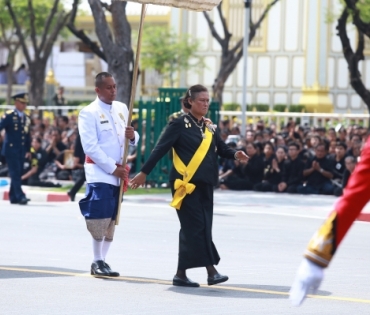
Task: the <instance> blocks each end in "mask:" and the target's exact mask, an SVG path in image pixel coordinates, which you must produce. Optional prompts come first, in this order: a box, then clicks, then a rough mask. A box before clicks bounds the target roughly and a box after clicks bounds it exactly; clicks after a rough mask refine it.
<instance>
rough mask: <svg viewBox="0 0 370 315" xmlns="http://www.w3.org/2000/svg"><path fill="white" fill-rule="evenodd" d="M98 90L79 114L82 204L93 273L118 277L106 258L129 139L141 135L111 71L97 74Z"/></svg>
mask: <svg viewBox="0 0 370 315" xmlns="http://www.w3.org/2000/svg"><path fill="white" fill-rule="evenodd" d="M95 91H96V93H97V95H98V96H97V98H96V99H95V101H94V102H92V103H91V104H90V105H88V106H86V107H85V108H84V109H83V110H81V111H80V114H79V117H78V128H79V132H80V136H81V143H82V147H83V149H84V152H85V154H86V160H85V173H86V182H87V187H86V196H85V198H84V199H82V200H81V201H80V202H79V205H80V209H81V213H82V215H83V216H84V217H85V220H86V226H87V229H88V231H89V232H90V233H91V235H92V238H93V252H94V261H93V263H92V265H91V274H92V275H95V276H112V277H118V276H119V273H118V272H115V271H112V270H111V268H110V266H109V265H108V264H107V263H106V262H105V258H106V255H107V252H108V250H109V247H110V244H111V243H112V241H113V235H114V227H115V220H116V215H117V207H118V202H119V200H118V198H119V185H120V179H124V178H125V177H127V176H128V172H127V171H126V170H125V169H124V168H123V167H122V166H121V163H122V159H123V157H124V149H125V139H126V138H128V139H129V140H130V141H129V143H130V145H136V144H137V142H138V141H139V135H138V133H137V132H136V131H134V128H133V127H131V126H127V121H128V109H127V106H126V105H125V104H123V103H121V102H117V101H115V98H116V83H115V80H114V78H113V77H112V75H111V74H110V73H107V72H101V73H99V74H98V75H97V76H96V78H95Z"/></svg>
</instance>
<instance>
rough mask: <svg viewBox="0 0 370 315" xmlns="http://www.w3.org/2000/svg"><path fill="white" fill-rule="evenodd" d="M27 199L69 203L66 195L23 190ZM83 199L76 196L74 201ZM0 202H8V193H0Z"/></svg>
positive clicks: (78, 195) (81, 195) (80, 195)
mask: <svg viewBox="0 0 370 315" xmlns="http://www.w3.org/2000/svg"><path fill="white" fill-rule="evenodd" d="M23 191H24V192H25V194H26V196H27V198H29V199H31V201H34V202H68V201H70V199H69V196H68V195H67V193H58V192H52V191H37V190H23ZM83 197H84V195H83V194H77V195H76V198H75V201H77V202H78V201H79V200H80V199H82V198H83ZM0 200H9V191H2V192H0Z"/></svg>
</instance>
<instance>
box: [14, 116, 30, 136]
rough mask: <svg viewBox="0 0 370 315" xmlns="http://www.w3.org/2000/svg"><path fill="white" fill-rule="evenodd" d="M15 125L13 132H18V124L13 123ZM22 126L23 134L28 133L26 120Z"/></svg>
mask: <svg viewBox="0 0 370 315" xmlns="http://www.w3.org/2000/svg"><path fill="white" fill-rule="evenodd" d="M13 119H14V120H15V119H17V120H18V117H13ZM14 123H15V124H14V130H18V123H17V122H14ZM23 124H24V126H23V130H24V132H26V133H27V132H28V126H27V119H26V121H25V122H24V123H23ZM21 125H22V123H21Z"/></svg>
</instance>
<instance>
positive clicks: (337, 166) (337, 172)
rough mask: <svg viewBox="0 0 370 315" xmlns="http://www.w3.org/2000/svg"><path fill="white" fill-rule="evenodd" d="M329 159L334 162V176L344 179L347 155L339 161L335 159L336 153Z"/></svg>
mask: <svg viewBox="0 0 370 315" xmlns="http://www.w3.org/2000/svg"><path fill="white" fill-rule="evenodd" d="M329 159H330V160H331V162H332V163H333V174H334V177H333V178H339V179H342V177H343V172H344V170H345V169H346V165H345V163H344V159H345V157H343V158H342V159H341V160H340V161H337V160H336V159H335V155H334V156H331V157H330V158H329Z"/></svg>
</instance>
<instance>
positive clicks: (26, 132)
mask: <svg viewBox="0 0 370 315" xmlns="http://www.w3.org/2000/svg"><path fill="white" fill-rule="evenodd" d="M12 98H13V100H14V105H15V109H14V110H8V111H7V112H6V113H5V114H4V115H3V117H2V119H1V121H0V131H1V130H3V129H5V131H6V134H5V140H4V143H3V147H2V150H1V155H3V156H5V159H6V163H7V164H8V168H9V176H10V178H11V182H10V191H9V199H10V203H16V204H21V205H26V204H27V203H28V201H29V199H27V198H26V195H25V194H24V192H23V191H22V187H21V176H22V172H23V163H24V160H25V158H30V156H31V153H30V148H31V139H30V124H31V120H30V118H29V117H28V116H27V115H26V114H25V113H24V110H25V109H26V105H27V102H28V95H27V94H26V93H20V94H17V95H14V96H12Z"/></svg>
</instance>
